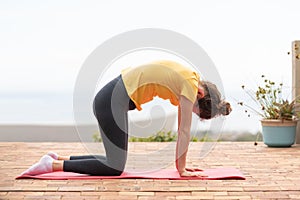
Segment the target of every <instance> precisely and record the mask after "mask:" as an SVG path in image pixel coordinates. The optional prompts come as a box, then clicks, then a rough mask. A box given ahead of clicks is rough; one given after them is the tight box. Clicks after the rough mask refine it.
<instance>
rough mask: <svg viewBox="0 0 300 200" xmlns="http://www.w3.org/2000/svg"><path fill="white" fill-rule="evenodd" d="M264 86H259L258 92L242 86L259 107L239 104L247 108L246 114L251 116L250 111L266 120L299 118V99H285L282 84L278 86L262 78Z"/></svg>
mask: <svg viewBox="0 0 300 200" xmlns="http://www.w3.org/2000/svg"><path fill="white" fill-rule="evenodd" d="M261 78H262V80H263V85H259V86H258V87H257V90H256V91H253V90H251V89H248V88H247V87H246V86H244V85H243V86H242V89H243V90H244V91H245V92H246V93H247V94H248V95H249V96H250V98H251V99H252V100H253V101H254V102H255V103H256V104H257V105H258V108H254V107H253V106H250V105H248V104H245V103H244V102H238V104H239V105H241V106H245V107H246V108H247V109H246V110H245V112H246V113H247V114H248V116H250V114H249V113H248V111H250V112H253V113H256V114H258V115H259V116H261V117H262V118H264V119H281V120H295V119H297V118H298V117H299V111H298V110H297V108H298V107H299V99H298V98H296V99H294V100H292V101H289V100H287V99H283V97H282V87H283V84H282V83H280V84H279V85H276V84H275V82H273V81H271V80H269V79H267V78H265V76H264V75H262V76H261Z"/></svg>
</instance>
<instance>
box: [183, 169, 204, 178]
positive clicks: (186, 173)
mask: <svg viewBox="0 0 300 200" xmlns="http://www.w3.org/2000/svg"><path fill="white" fill-rule="evenodd" d="M180 176H182V177H207V175H206V174H204V173H203V172H200V171H187V170H185V171H183V172H181V173H180Z"/></svg>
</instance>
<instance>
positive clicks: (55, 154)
mask: <svg viewBox="0 0 300 200" xmlns="http://www.w3.org/2000/svg"><path fill="white" fill-rule="evenodd" d="M47 155H48V156H51V157H52V158H53V159H54V160H58V155H57V153H54V152H52V151H49V152H48V153H47Z"/></svg>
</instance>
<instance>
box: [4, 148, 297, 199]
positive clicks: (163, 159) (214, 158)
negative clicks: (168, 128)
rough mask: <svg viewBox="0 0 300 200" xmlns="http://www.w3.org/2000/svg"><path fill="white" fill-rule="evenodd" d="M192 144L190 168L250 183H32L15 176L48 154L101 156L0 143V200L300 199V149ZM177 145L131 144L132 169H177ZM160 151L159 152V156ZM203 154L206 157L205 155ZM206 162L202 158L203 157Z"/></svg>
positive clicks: (99, 150) (92, 150)
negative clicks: (228, 171)
mask: <svg viewBox="0 0 300 200" xmlns="http://www.w3.org/2000/svg"><path fill="white" fill-rule="evenodd" d="M210 144H211V143H192V144H191V146H190V150H189V155H188V165H189V166H199V167H201V168H216V167H236V168H238V169H240V170H241V171H242V172H243V173H244V174H245V176H246V178H247V179H246V180H210V181H204V180H177V181H176V180H151V179H122V180H72V181H70V180H60V181H58V180H34V179H20V180H15V177H16V176H17V175H18V174H19V173H21V172H22V171H23V170H25V169H26V168H28V167H29V166H30V165H32V164H33V163H35V162H36V161H38V160H39V158H40V157H41V156H42V155H43V154H45V153H47V152H48V151H55V152H57V153H59V154H61V155H69V154H72V155H79V154H89V153H95V152H96V153H102V152H103V149H102V148H101V147H99V144H95V143H90V144H82V143H17V142H11V143H10V142H2V143H0V177H1V182H0V199H70V200H71V199H72V200H73V199H118V200H122V199H139V200H146V199H300V146H299V145H295V146H293V147H292V148H268V147H266V146H265V145H264V144H262V143H259V144H258V146H254V145H253V143H252V142H244V143H240V142H239V143H237V142H220V143H215V144H214V145H215V147H214V148H213V149H210V148H208V147H209V146H210ZM174 147H175V144H174V143H130V144H129V152H130V154H129V158H128V165H127V168H128V169H134V168H135V169H137V170H141V169H144V170H148V169H153V168H159V167H167V168H173V167H174V162H173V160H174ZM159 150H161V151H159ZM201 151H202V154H201ZM201 155H202V156H203V155H205V156H203V158H200V156H201Z"/></svg>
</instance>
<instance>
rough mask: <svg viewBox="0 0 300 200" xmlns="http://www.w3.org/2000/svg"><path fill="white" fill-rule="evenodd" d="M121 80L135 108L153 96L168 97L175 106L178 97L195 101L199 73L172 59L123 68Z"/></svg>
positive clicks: (177, 103) (138, 107)
mask: <svg viewBox="0 0 300 200" xmlns="http://www.w3.org/2000/svg"><path fill="white" fill-rule="evenodd" d="M121 75H122V79H123V82H124V85H125V88H126V90H127V93H128V96H129V97H130V99H131V100H132V101H133V102H134V103H135V105H136V108H137V109H138V110H142V108H141V105H142V104H144V103H147V102H149V101H151V100H152V99H153V98H154V97H155V96H158V97H160V98H162V99H169V100H170V102H171V103H172V104H173V105H175V106H178V105H179V96H180V95H183V96H185V97H186V98H187V99H189V100H190V101H191V102H193V103H194V102H195V101H196V96H197V92H198V83H199V75H198V73H196V72H195V71H193V70H191V69H189V68H187V67H185V66H183V65H181V64H179V63H176V62H173V61H156V62H152V63H149V64H144V65H141V66H138V67H134V68H132V67H129V68H127V69H124V70H122V73H121Z"/></svg>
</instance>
